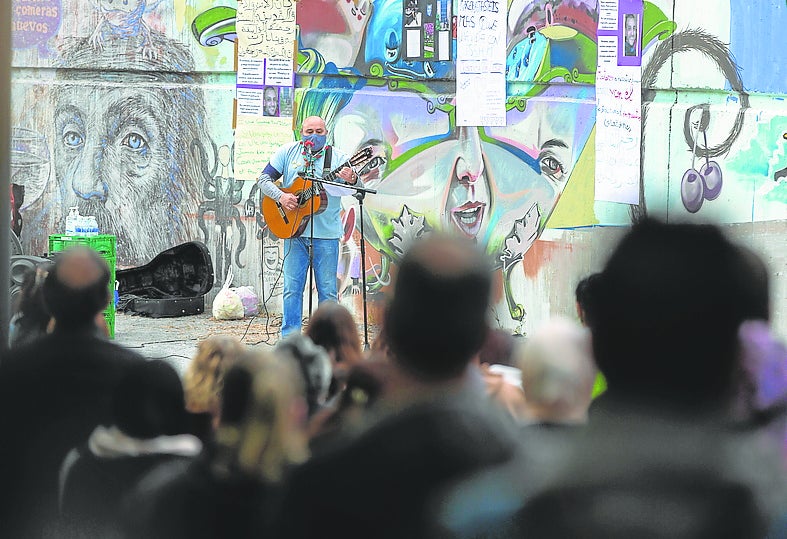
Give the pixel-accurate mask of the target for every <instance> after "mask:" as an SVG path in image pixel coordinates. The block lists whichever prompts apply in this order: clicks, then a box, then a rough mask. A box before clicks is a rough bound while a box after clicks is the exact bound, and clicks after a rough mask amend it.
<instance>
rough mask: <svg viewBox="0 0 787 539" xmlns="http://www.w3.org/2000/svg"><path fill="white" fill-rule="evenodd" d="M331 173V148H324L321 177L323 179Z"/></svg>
mask: <svg viewBox="0 0 787 539" xmlns="http://www.w3.org/2000/svg"><path fill="white" fill-rule="evenodd" d="M330 173H331V147H330V146H326V147H325V159H323V161H322V177H323V178H325V177H326V176H328V175H329V174H330Z"/></svg>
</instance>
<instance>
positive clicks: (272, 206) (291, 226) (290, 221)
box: [261, 146, 373, 239]
mask: <svg viewBox="0 0 787 539" xmlns="http://www.w3.org/2000/svg"><path fill="white" fill-rule="evenodd" d="M372 156H373V151H372V147H371V146H367V147H365V148H361V149H360V150H358V151H357V152H355V153H354V154H353V156H352V157H350V159H348V160H347V161H345V162H344V163H342V164H341V165H340V166H338V167H337V168H335V169H334V170H332V171H331V172H329V173H328V174H326V175H324V176H323V178H321V179H323V180H328V181H334V179H335V178H336V176H337V175H338V174H339V171H340V170H341V169H343V168H344V167H346V166H350V167H358V166H361V165H363V164H364V163H365V162H366V161H368V160H370V159H371V158H372ZM282 191H284V192H285V193H290V194H293V195H295V196H297V197H298V207H297V208H295V209H294V210H287V209H285V208H284V206H282V205H281V204H280V203H279V202H278V201H276V200H273V199H272V198H269V197H266V196H264V197H262V207H261V211H262V216H263V217H265V222H266V223H267V225H268V229H269V230H270V231H271V232H272V233H273V235H274V236H276V237H277V238H281V239H287V238H294V237H297V236H299V235H300V234H301V233H302V232H303V231H304V230H305V229H306V225H307V224H308V222H309V216H311V215H317V214H319V213H320V212H322V211H324V210H325V207H326V205H327V204H328V195H327V194H326V193H325V190H324V189H322V188H321V187H320V185H319V179H318V180H317V181H316V182H315V181H314V179H311V178H303V177H301V176H298V177H297V178H295V181H294V182H293V183H292V185H291V186H289V187H286V188H282Z"/></svg>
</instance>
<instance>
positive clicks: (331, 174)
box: [320, 161, 350, 182]
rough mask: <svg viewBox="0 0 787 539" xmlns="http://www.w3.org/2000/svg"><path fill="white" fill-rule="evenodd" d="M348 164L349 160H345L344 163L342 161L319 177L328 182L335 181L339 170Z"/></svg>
mask: <svg viewBox="0 0 787 539" xmlns="http://www.w3.org/2000/svg"><path fill="white" fill-rule="evenodd" d="M349 165H350V162H349V161H345V162H344V163H342V164H341V165H339V166H338V167H337V168H335V169H333V170H332V171H330V172H329V173H328V174H326V175H325V176H323V177H322V178H320V179H321V180H326V181H329V182H332V181H336V177H337V176H338V175H339V171H340V170H341V169H343V168H344V167H346V166H349Z"/></svg>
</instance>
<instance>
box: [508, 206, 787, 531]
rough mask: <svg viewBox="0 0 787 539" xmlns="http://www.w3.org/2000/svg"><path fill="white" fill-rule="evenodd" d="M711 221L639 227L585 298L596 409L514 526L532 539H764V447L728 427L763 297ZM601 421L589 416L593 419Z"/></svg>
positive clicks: (769, 474) (773, 486)
mask: <svg viewBox="0 0 787 539" xmlns="http://www.w3.org/2000/svg"><path fill="white" fill-rule="evenodd" d="M757 278H758V277H757V274H756V272H755V271H753V266H752V263H751V261H750V260H748V259H747V257H745V256H742V251H741V250H740V249H739V248H738V247H737V246H735V245H734V244H733V243H732V242H730V241H729V240H728V239H727V238H726V237H725V236H724V234H723V233H722V232H721V230H720V229H719V228H717V227H714V226H711V225H689V224H663V223H660V222H658V221H655V220H649V219H648V220H644V221H643V222H641V223H639V224H636V225H634V226H633V227H632V230H631V231H630V232H629V233H628V234H627V235H626V236H625V237H624V238H623V239H622V241H621V242H620V243H619V245H618V246H617V247H616V249H615V250H614V252H613V253H612V255H611V257H610V258H609V260H608V262H607V264H606V266H605V268H604V270H603V271H602V273H601V276H600V278H599V280H598V282H597V283H594V285H593V288H594V290H595V291H596V292H597V294H598V296H596V297H597V298H602V299H601V300H600V301H598V302H595V309H594V313H593V316H592V321H591V331H592V335H593V337H592V341H593V351H594V356H595V359H596V362H597V364H598V366H599V368H600V369H601V371H602V372H603V373H604V375H605V376H606V378H607V381H608V384H609V386H608V390H607V395H605V397H604V398H603V399H602V400H601V402H600V403H599V404H600V405H601V406H600V407H599V408H600V409H597V410H595V411H594V413H593V414H592V415H591V420H590V424H589V425H588V428H587V431H586V434H587V435H586V436H584V437H583V438H582V440H581V443H580V444H579V445H577V446H576V450H575V451H574V452H572V454H571V455H570V457H569V458H568V459H567V460H566V462H565V464H564V465H562V466H560V467H559V470H558V472H557V473H556V474H555V476H554V477H552V478H551V479H550V480H548V481H547V482H546V484H545V485H544V487H543V489H542V490H541V491H540V492H539V493H538V494H537V495H535V496H534V497H533V498H531V499H530V500H529V501H528V502H527V503H526V505H525V506H524V509H523V510H522V511H521V512H520V513H519V514H518V515H517V518H516V519H515V521H516V522H517V525H518V526H519V533H525V531H526V533H527V534H529V535H532V536H534V537H543V538H552V537H612V538H618V537H653V538H661V537H664V538H667V537H669V538H696V537H714V538H719V537H730V538H732V537H763V536H764V535H765V533H766V530H767V529H768V527H769V525H770V522H771V521H772V520H773V518H774V516H775V515H778V514H782V513H783V511H784V507H785V505H784V503H785V496H784V488H785V475H784V469H783V466H782V463H781V462H780V461H779V459H778V458H777V453H776V451H775V449H776V448H775V447H774V446H773V445H767V443H766V441H765V438H764V437H761V436H759V435H758V434H759V433H756V432H751V431H747V432H741V431H739V430H735V429H733V428H731V413H730V412H731V403H732V401H733V399H734V398H735V392H736V391H735V388H736V383H735V376H736V375H737V373H739V372H740V369H739V367H740V362H741V347H740V343H739V338H738V330H739V328H740V326H741V324H742V323H743V322H744V321H745V320H747V319H748V318H750V317H751V316H752V314H753V310H752V306H753V305H756V304H757V303H758V302H759V301H760V300H758V299H757V298H756V297H755V294H759V293H760V290H759V288H757V287H754V288H753V287H752V283H753V282H754V281H755V280H756V279H757ZM597 412H598V413H597Z"/></svg>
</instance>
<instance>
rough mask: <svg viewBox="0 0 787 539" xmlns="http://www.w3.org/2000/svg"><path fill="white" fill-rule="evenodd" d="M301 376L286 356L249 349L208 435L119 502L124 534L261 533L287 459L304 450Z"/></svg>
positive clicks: (231, 375) (267, 526)
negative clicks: (190, 456) (181, 461)
mask: <svg viewBox="0 0 787 539" xmlns="http://www.w3.org/2000/svg"><path fill="white" fill-rule="evenodd" d="M305 418H306V404H305V402H304V396H303V383H302V381H301V379H300V377H299V375H298V372H297V371H296V370H295V367H294V365H292V364H291V362H289V361H282V360H281V359H280V358H278V357H276V356H275V355H273V354H271V353H270V352H268V351H263V350H248V351H247V352H246V353H244V354H243V355H242V356H241V357H240V358H238V361H237V362H236V363H235V364H234V365H233V366H232V367H230V369H229V370H228V371H227V374H226V376H225V378H224V391H223V393H222V398H221V412H220V418H219V425H218V427H217V429H216V435H215V439H214V440H213V441H212V443H210V444H208V445H207V446H206V448H205V449H204V450H203V452H202V454H201V455H200V456H199V457H198V458H197V459H196V460H194V461H193V462H191V463H189V464H188V465H186V466H184V465H178V466H175V465H173V466H170V467H167V468H160V469H159V470H157V471H155V472H154V473H151V474H150V475H149V476H147V477H146V478H144V479H143V480H142V481H141V482H140V483H139V484H138V486H137V488H136V489H135V491H134V493H133V495H132V496H131V497H129V498H128V499H127V501H126V504H125V513H124V531H125V537H129V538H134V537H145V538H156V537H162V538H163V537H166V538H177V537H184V538H185V537H189V538H194V537H206V538H207V537H256V536H260V537H266V536H269V535H270V530H271V522H272V515H273V514H274V513H275V512H276V510H277V509H278V507H279V500H280V491H281V490H280V489H281V485H282V482H283V479H284V477H285V474H286V473H287V470H288V468H289V467H290V466H292V465H294V464H297V463H300V462H303V461H305V460H306V458H307V457H308V449H307V440H306V435H305Z"/></svg>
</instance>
